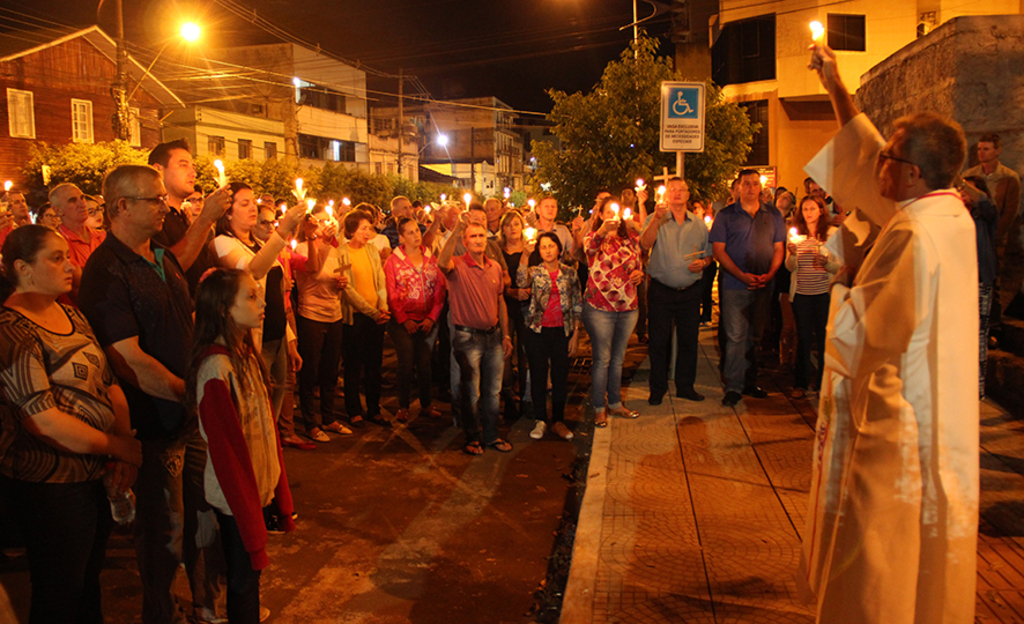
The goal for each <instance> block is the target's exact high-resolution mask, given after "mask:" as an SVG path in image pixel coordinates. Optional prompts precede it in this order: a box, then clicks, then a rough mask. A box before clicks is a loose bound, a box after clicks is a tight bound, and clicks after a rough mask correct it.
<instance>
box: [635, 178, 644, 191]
mask: <svg viewBox="0 0 1024 624" xmlns="http://www.w3.org/2000/svg"><path fill="white" fill-rule="evenodd" d="M644 186H645V185H644V179H643V178H637V179H636V187H637V188H638V189H642V188H644Z"/></svg>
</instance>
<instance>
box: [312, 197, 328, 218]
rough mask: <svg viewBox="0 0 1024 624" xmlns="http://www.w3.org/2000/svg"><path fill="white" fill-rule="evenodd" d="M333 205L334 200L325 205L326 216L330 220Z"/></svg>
mask: <svg viewBox="0 0 1024 624" xmlns="http://www.w3.org/2000/svg"><path fill="white" fill-rule="evenodd" d="M310 201H312V200H310ZM333 204H334V200H331V201H330V202H328V203H327V216H328V217H330V218H332V219H333V218H334V206H333Z"/></svg>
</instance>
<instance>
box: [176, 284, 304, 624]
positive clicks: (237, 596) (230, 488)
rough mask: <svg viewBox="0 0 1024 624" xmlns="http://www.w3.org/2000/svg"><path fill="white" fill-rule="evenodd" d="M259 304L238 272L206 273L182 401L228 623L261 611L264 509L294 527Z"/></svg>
mask: <svg viewBox="0 0 1024 624" xmlns="http://www.w3.org/2000/svg"><path fill="white" fill-rule="evenodd" d="M265 306H266V304H265V303H264V302H263V297H262V295H261V293H260V291H259V286H258V285H257V284H256V280H254V279H253V278H252V276H251V275H249V273H247V272H245V271H241V270H237V269H217V270H214V271H212V272H210V273H208V274H207V275H206V276H205V278H203V279H202V280H201V281H200V284H199V287H198V289H197V291H196V326H195V343H194V345H193V348H192V356H191V358H190V360H189V372H188V385H187V389H186V392H187V397H186V401H187V405H188V406H189V407H190V408H192V409H196V410H197V411H198V413H199V429H200V433H202V436H203V439H205V440H206V442H207V444H208V451H207V453H208V461H207V463H206V473H205V476H204V484H205V487H206V500H207V501H208V502H209V503H210V505H211V506H213V508H214V510H215V511H216V513H217V521H218V522H219V523H220V530H221V541H222V543H223V546H224V559H225V561H226V563H227V587H228V592H227V612H228V620H229V621H230V622H231V623H232V624H243V623H249V624H255V623H257V622H259V621H260V619H261V613H260V612H261V611H266V610H265V609H262V608H261V607H260V570H262V569H263V568H265V567H266V566H267V565H268V564H269V560H268V559H267V551H266V545H267V529H266V525H265V524H264V513H265V512H266V511H267V510H266V508H267V507H269V506H270V505H271V503H272V502H273V503H275V504H276V505H277V507H278V510H277V511H278V515H279V517H280V518H281V523H282V528H283V529H284V530H286V531H291V530H293V529H294V528H295V524H294V523H293V522H292V520H291V513H292V498H291V492H290V491H289V489H288V479H287V477H286V475H285V470H284V458H283V456H282V454H281V444H280V442H279V440H278V438H277V429H276V427H275V425H274V416H273V408H272V407H271V403H270V394H269V392H268V391H267V386H268V382H267V372H266V370H265V368H264V366H263V362H262V360H261V359H260V356H259V354H258V353H257V352H256V349H255V347H254V344H253V341H252V334H251V332H250V330H251V329H255V328H258V327H260V326H261V325H262V323H263V316H264V312H263V310H264V308H265ZM268 613H269V612H268Z"/></svg>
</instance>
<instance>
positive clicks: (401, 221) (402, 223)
mask: <svg viewBox="0 0 1024 624" xmlns="http://www.w3.org/2000/svg"><path fill="white" fill-rule="evenodd" d="M410 223H415V224H416V229H417V230H419V229H420V222H419V221H417V220H416V219H413V218H412V217H402V218H401V219H399V220H398V235H399V236H402V234H404V233H405V226H407V225H409V224H410Z"/></svg>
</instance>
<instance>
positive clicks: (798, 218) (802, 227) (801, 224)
mask: <svg viewBox="0 0 1024 624" xmlns="http://www.w3.org/2000/svg"><path fill="white" fill-rule="evenodd" d="M807 202H814V203H815V204H817V205H818V215H819V216H818V231H817V232H815V233H814V234H811V232H810V230H808V229H807V221H805V220H804V204H806V203H807ZM793 223H794V224H795V225H796V230H797V232H799V233H800V234H803V235H804V236H813V237H814V238H817V239H818V240H827V239H828V228H829V226H831V225H832V217H831V216H829V214H828V210H827V209H826V208H825V202H823V201H821V198H820V197H814V196H813V195H806V196H804V198H803V199H801V200H800V203H799V204H797V205H796V206H794V207H793Z"/></svg>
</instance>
